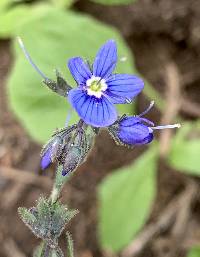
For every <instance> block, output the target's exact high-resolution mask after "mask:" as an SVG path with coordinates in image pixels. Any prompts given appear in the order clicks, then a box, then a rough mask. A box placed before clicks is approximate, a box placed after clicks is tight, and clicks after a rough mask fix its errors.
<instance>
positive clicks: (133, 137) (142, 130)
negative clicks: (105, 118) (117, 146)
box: [118, 117, 153, 145]
mask: <svg viewBox="0 0 200 257" xmlns="http://www.w3.org/2000/svg"><path fill="white" fill-rule="evenodd" d="M142 122H143V120H142V119H141V118H139V117H125V118H124V119H123V120H122V121H121V122H120V123H119V130H118V137H119V139H120V141H122V142H123V143H125V144H127V145H140V144H148V143H150V142H151V141H152V140H153V130H152V129H151V128H149V127H148V126H147V125H145V124H143V123H142Z"/></svg>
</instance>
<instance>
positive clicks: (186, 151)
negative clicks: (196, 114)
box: [168, 123, 200, 176]
mask: <svg viewBox="0 0 200 257" xmlns="http://www.w3.org/2000/svg"><path fill="white" fill-rule="evenodd" d="M195 131H196V133H195ZM189 136H190V137H191V136H192V137H193V138H188V137H189ZM199 153H200V124H199V123H196V124H192V123H188V124H183V125H182V127H181V128H180V129H179V131H178V133H177V134H176V136H175V137H174V138H173V142H172V147H171V150H170V153H169V157H168V162H169V164H170V165H171V166H172V167H174V168H175V169H177V170H180V171H182V172H185V173H189V174H192V175H198V176H199V175H200V158H199Z"/></svg>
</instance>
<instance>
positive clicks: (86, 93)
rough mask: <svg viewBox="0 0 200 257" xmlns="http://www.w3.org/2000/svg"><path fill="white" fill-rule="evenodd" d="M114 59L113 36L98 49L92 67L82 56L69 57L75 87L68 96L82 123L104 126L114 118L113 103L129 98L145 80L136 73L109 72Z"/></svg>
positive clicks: (137, 91)
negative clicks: (134, 74)
mask: <svg viewBox="0 0 200 257" xmlns="http://www.w3.org/2000/svg"><path fill="white" fill-rule="evenodd" d="M116 63H117V47H116V43H115V41H114V40H109V41H107V42H106V43H105V44H104V45H103V46H102V47H101V48H100V49H99V51H98V53H97V55H96V58H95V60H94V63H93V68H92V70H90V68H89V66H88V65H87V64H86V63H85V62H84V61H83V59H82V58H81V57H74V58H71V59H70V60H69V62H68V67H69V70H70V72H71V74H72V76H73V77H74V79H75V81H76V82H77V85H78V87H77V88H75V89H72V90H70V91H69V94H68V100H69V102H70V103H71V105H72V106H73V108H74V109H75V110H76V112H77V113H78V115H79V116H80V118H81V119H83V120H84V122H85V123H87V124H89V125H92V126H94V127H106V126H109V125H111V124H113V123H114V122H115V121H116V120H117V110H116V108H115V106H114V104H123V103H127V102H130V101H131V100H132V99H133V98H134V97H135V96H136V95H138V94H139V93H140V92H141V91H142V89H143V87H144V82H143V81H142V79H140V78H138V77H137V76H133V75H128V74H112V72H113V70H114V69H115V67H116Z"/></svg>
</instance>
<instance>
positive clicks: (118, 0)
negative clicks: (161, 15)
mask: <svg viewBox="0 0 200 257" xmlns="http://www.w3.org/2000/svg"><path fill="white" fill-rule="evenodd" d="M92 1H93V2H95V3H98V4H105V5H125V4H131V3H133V2H136V0H92Z"/></svg>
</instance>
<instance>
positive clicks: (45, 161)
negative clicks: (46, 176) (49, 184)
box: [40, 148, 51, 170]
mask: <svg viewBox="0 0 200 257" xmlns="http://www.w3.org/2000/svg"><path fill="white" fill-rule="evenodd" d="M50 164H51V148H50V149H48V150H47V151H46V152H45V153H44V154H43V156H42V158H41V162H40V165H41V168H42V169H43V170H45V169H46V168H48V167H49V165H50Z"/></svg>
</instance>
